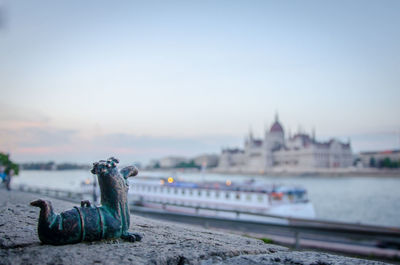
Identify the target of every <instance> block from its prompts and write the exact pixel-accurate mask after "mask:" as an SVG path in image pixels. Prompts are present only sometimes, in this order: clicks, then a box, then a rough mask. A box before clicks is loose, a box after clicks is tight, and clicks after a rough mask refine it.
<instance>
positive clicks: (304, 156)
mask: <svg viewBox="0 0 400 265" xmlns="http://www.w3.org/2000/svg"><path fill="white" fill-rule="evenodd" d="M352 164H353V153H352V149H351V145H350V142H348V143H343V142H340V141H338V140H336V139H331V140H329V141H327V142H318V141H317V140H316V139H315V133H312V135H311V136H310V135H308V134H306V133H300V132H299V133H297V134H294V135H293V136H290V135H289V137H288V138H285V133H284V130H283V127H282V125H281V124H280V122H279V119H278V115H276V116H275V122H274V123H273V124H272V126H271V128H270V129H269V130H268V129H267V130H266V131H265V135H264V139H256V138H254V137H253V134H252V132H251V131H250V133H249V135H248V136H247V137H246V139H245V143H244V149H239V148H235V149H231V148H226V149H223V150H222V153H221V155H220V158H219V164H218V168H217V170H218V171H225V172H226V171H230V172H235V171H236V172H254V173H264V172H268V171H270V170H271V169H278V168H280V169H315V168H346V167H350V166H352Z"/></svg>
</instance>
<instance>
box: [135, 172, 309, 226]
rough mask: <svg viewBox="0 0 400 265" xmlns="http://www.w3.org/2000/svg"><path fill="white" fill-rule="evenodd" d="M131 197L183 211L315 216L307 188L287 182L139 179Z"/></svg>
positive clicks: (246, 216) (146, 204) (251, 216)
mask: <svg viewBox="0 0 400 265" xmlns="http://www.w3.org/2000/svg"><path fill="white" fill-rule="evenodd" d="M129 196H130V198H129V200H130V202H133V203H134V204H136V205H139V206H143V207H149V208H159V209H164V210H168V211H175V212H182V213H197V214H202V215H209V216H215V215H217V216H221V217H227V218H229V217H233V218H238V217H239V213H240V219H250V220H265V218H266V217H268V216H269V217H271V216H280V217H295V218H306V219H313V218H315V211H314V207H313V205H312V203H311V202H310V201H309V200H308V196H307V191H306V190H305V189H304V188H301V187H295V186H286V185H269V186H259V185H256V184H255V183H254V182H246V183H240V184H236V183H233V182H231V181H229V180H227V181H226V182H225V183H223V182H201V183H194V182H185V181H175V180H174V179H173V178H172V177H170V178H167V179H162V178H161V179H151V178H136V179H133V180H131V181H130V189H129Z"/></svg>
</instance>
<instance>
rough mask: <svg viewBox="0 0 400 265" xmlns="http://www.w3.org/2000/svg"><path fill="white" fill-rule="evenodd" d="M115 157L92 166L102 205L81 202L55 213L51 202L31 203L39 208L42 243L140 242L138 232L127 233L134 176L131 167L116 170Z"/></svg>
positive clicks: (39, 201)
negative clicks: (131, 178) (130, 191)
mask: <svg viewBox="0 0 400 265" xmlns="http://www.w3.org/2000/svg"><path fill="white" fill-rule="evenodd" d="M118 163H119V161H118V159H116V158H113V157H111V158H109V159H107V160H106V161H105V160H100V161H99V162H95V163H93V169H92V170H91V172H92V173H93V174H96V175H97V177H98V181H99V186H100V191H101V206H99V207H97V206H95V205H91V203H90V202H89V201H82V202H81V206H80V207H77V206H75V207H74V208H73V209H71V210H68V211H65V212H62V213H60V214H57V213H55V212H54V211H53V207H52V205H51V202H49V201H45V200H42V199H39V200H36V201H33V202H31V205H32V206H36V207H39V208H40V215H39V224H38V234H39V239H40V241H41V242H42V243H44V244H52V245H63V244H74V243H78V242H82V241H96V240H102V239H115V238H122V239H125V240H128V241H131V242H134V241H140V240H141V239H142V236H141V235H140V234H138V233H129V232H128V229H129V225H130V215H129V207H128V189H129V183H128V178H129V177H133V176H136V175H137V174H138V169H137V168H136V167H134V166H128V167H125V168H123V169H122V170H121V171H120V172H119V171H118V169H117V164H118Z"/></svg>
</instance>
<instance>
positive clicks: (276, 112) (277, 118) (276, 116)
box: [275, 111, 279, 121]
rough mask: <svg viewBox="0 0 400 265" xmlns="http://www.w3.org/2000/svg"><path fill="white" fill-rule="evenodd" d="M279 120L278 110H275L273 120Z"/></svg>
mask: <svg viewBox="0 0 400 265" xmlns="http://www.w3.org/2000/svg"><path fill="white" fill-rule="evenodd" d="M278 120H279V115H278V111H275V121H278Z"/></svg>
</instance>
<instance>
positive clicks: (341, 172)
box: [142, 168, 400, 177]
mask: <svg viewBox="0 0 400 265" xmlns="http://www.w3.org/2000/svg"><path fill="white" fill-rule="evenodd" d="M142 171H150V172H168V173H169V172H171V173H176V172H182V173H193V174H203V173H204V174H220V175H223V174H229V175H232V176H235V175H241V176H246V175H247V176H260V177H263V176H264V177H353V176H354V177H400V170H399V169H393V170H388V169H332V170H326V169H324V170H298V171H294V170H291V171H289V170H286V171H285V170H275V171H269V172H264V173H257V172H247V171H240V170H231V171H227V170H225V171H224V170H218V169H215V168H214V169H209V170H205V171H204V172H202V171H201V170H197V169H180V168H163V169H161V168H160V169H143V170H142Z"/></svg>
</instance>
